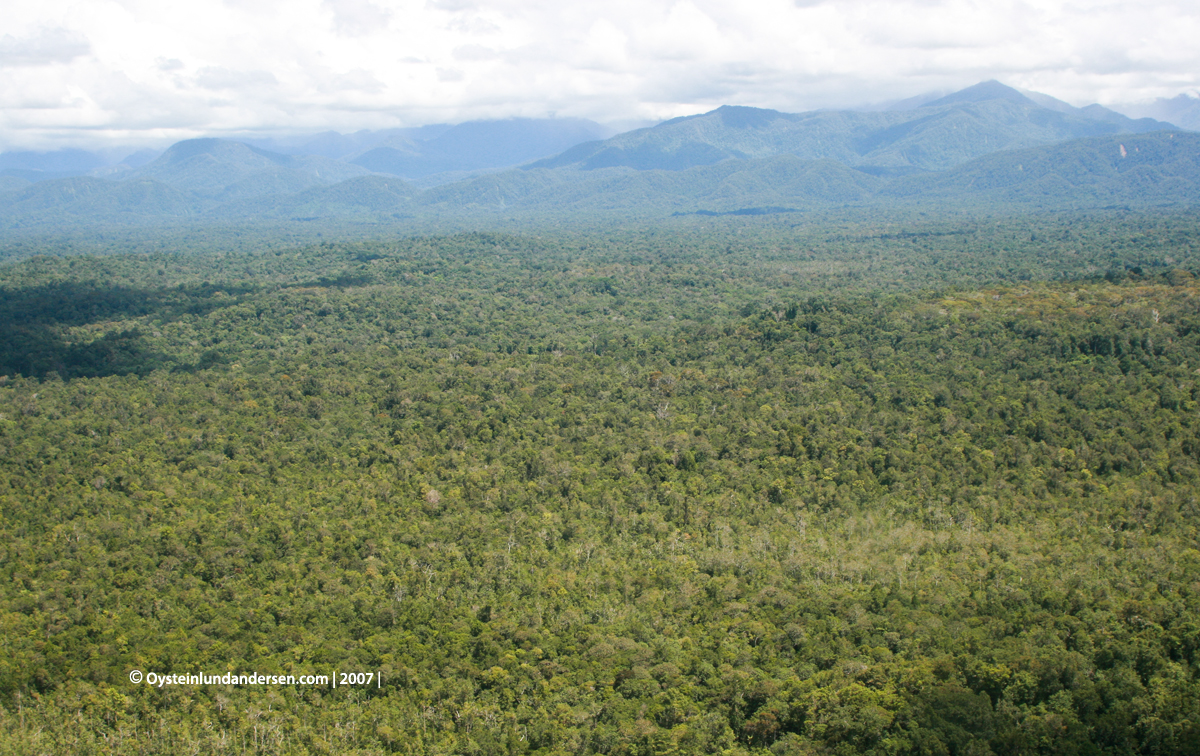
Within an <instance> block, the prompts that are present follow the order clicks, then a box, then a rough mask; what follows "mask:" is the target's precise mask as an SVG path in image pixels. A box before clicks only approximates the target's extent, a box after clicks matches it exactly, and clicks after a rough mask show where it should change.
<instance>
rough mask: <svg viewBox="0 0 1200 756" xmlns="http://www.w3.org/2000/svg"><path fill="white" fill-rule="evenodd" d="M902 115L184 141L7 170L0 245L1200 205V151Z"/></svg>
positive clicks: (1143, 134) (1026, 107)
mask: <svg viewBox="0 0 1200 756" xmlns="http://www.w3.org/2000/svg"><path fill="white" fill-rule="evenodd" d="M910 105H911V106H910V107H906V108H905V109H897V110H888V111H876V112H855V111H821V112H815V113H782V112H779V111H774V110H766V109H761V108H750V107H731V106H726V107H721V108H717V109H716V110H713V111H711V112H709V113H703V114H699V115H693V116H686V117H682V118H676V119H672V120H670V121H667V122H665V123H662V124H659V125H658V126H655V127H652V128H647V129H638V130H636V131H630V132H626V133H624V134H619V135H617V136H615V137H611V138H608V139H597V138H595V137H596V136H597V135H598V134H599V133H602V129H601V128H600V127H599V126H597V125H596V124H593V123H591V122H589V121H572V120H532V119H513V120H509V121H491V122H472V123H465V124H459V125H458V126H432V127H424V128H421V129H395V130H389V131H387V132H357V133H355V134H348V135H343V134H336V133H333V132H330V133H326V134H321V135H317V136H314V137H309V138H307V139H297V140H293V141H292V142H290V143H288V144H283V143H279V145H278V146H279V147H280V149H283V150H289V151H291V152H290V153H288V152H281V151H276V150H269V149H264V147H263V146H261V145H262V144H264V143H263V142H259V143H258V146H255V145H249V144H245V143H241V142H237V141H232V140H224V139H193V140H188V141H184V142H180V143H178V144H175V145H173V146H172V147H171V148H170V149H168V150H167V151H166V152H164V153H163V154H162V155H160V156H158V157H157V158H155V159H154V160H151V161H150V162H148V163H146V164H144V165H142V166H140V167H137V168H130V167H129V165H128V164H126V165H125V166H123V167H120V168H108V169H101V170H99V171H95V170H94V171H93V173H94V174H95V175H94V176H92V177H71V178H60V179H57V180H39V179H43V178H46V177H48V176H51V175H52V174H50V173H47V172H46V171H45V168H47V167H54V166H59V167H69V166H70V167H74V168H75V169H78V168H79V167H81V166H84V165H87V164H88V163H87V160H88V158H87V156H86V154H75V155H67V154H56V155H54V156H53V158H51V157H50V156H49V154H48V153H47V154H41V155H40V156H39V155H34V154H24V155H22V154H17V155H16V156H12V155H11V154H10V156H9V158H8V159H9V161H10V162H9V163H8V165H9V166H10V167H9V168H7V169H6V170H7V171H11V172H13V173H9V174H7V175H0V227H7V228H22V227H35V226H36V227H57V226H60V225H63V224H67V225H103V224H111V223H118V224H122V223H161V222H173V219H179V218H187V219H189V222H198V221H203V220H206V219H207V220H210V221H217V220H235V219H236V220H239V221H251V220H270V221H272V222H280V221H295V220H300V221H305V222H309V221H313V220H324V219H345V220H354V221H369V222H372V223H386V224H395V223H400V222H403V221H404V220H405V219H409V218H421V217H424V218H438V219H443V220H444V219H454V218H467V217H479V216H481V215H482V216H488V215H495V214H497V213H500V214H503V215H504V216H505V217H512V216H513V214H522V213H525V214H540V215H546V214H552V215H555V216H557V217H564V218H565V217H571V216H577V215H595V214H601V215H610V216H611V215H614V214H615V215H619V216H620V215H624V216H629V215H637V216H644V217H666V216H669V215H671V214H675V213H682V214H689V213H703V214H730V213H733V214H738V213H740V214H747V215H753V214H763V213H768V212H769V213H780V212H792V211H800V210H803V209H806V208H834V207H847V206H860V207H866V206H883V205H897V204H900V205H915V206H941V207H945V206H974V207H985V208H987V207H997V208H999V207H1025V208H1029V207H1036V208H1078V207H1104V206H1109V205H1122V206H1126V205H1128V206H1147V207H1148V206H1155V205H1175V206H1181V205H1183V206H1200V134H1195V133H1189V132H1185V131H1182V130H1179V129H1175V128H1173V127H1172V126H1171V124H1168V123H1165V122H1162V121H1154V120H1151V119H1148V118H1143V119H1132V118H1128V117H1126V116H1123V115H1120V114H1118V113H1115V112H1114V111H1112V110H1108V109H1106V108H1102V107H1100V106H1098V105H1097V106H1089V107H1086V108H1075V107H1073V106H1071V105H1068V104H1067V103H1064V102H1061V101H1058V100H1055V99H1053V98H1050V97H1047V96H1045V95H1039V94H1037V93H1022V92H1018V91H1017V90H1015V89H1012V88H1010V87H1007V86H1005V85H1003V84H1000V83H999V82H983V83H981V84H978V85H976V86H974V87H969V88H967V89H964V90H962V91H960V92H955V93H952V94H949V95H945V96H941V97H937V98H932V99H929V100H927V101H925V100H923V101H920V102H913V103H911V104H910ZM305 150H308V151H309V152H307V153H306V152H304V151H305ZM554 150H558V152H557V154H554ZM317 153H321V154H317ZM335 155H340V156H341V157H340V159H335V158H334V157H332V156H335ZM547 155H552V156H550V157H547ZM54 160H58V161H59V162H58V163H55V162H53V161H54ZM71 160H75V161H76V162H74V163H72V162H70V161H71ZM130 162H132V161H130ZM0 164H3V163H0ZM21 166H34V167H21ZM20 171H27V172H28V171H32V172H33V173H32V174H30V175H32V176H33V178H32V179H31V178H27V177H26V175H22V174H19V173H18V172H20ZM99 176H105V177H107V178H108V179H111V180H103V179H102V178H99ZM454 176H460V177H463V178H461V179H459V180H451V177H454ZM401 177H406V178H412V179H415V180H417V183H416V184H414V183H412V182H411V181H409V180H405V179H402V178H401ZM431 177H433V178H431ZM31 182H32V183H31ZM430 186H432V188H424V189H422V188H421V187H430Z"/></svg>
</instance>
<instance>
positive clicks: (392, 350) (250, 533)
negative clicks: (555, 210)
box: [0, 211, 1200, 756]
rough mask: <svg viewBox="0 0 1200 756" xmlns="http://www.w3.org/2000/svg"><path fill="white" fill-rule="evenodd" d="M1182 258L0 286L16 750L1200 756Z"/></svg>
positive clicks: (560, 255) (11, 736) (8, 673)
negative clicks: (311, 678)
mask: <svg viewBox="0 0 1200 756" xmlns="http://www.w3.org/2000/svg"><path fill="white" fill-rule="evenodd" d="M679 222H680V223H681V224H684V221H683V220H681V221H679ZM1198 233H1200V229H1198V228H1197V224H1196V219H1195V217H1194V216H1192V215H1190V214H1178V215H1168V214H1137V213H1125V212H1111V211H1110V212H1103V213H1096V214H1091V215H1082V214H1070V215H1058V216H1054V215H1044V216H1034V217H1016V218H1012V217H1010V218H1001V219H988V220H986V221H985V220H979V221H969V220H968V221H964V220H961V219H954V218H945V219H940V220H925V221H921V222H917V223H913V222H909V223H899V224H897V223H891V224H885V223H882V222H879V223H870V222H856V223H855V222H829V223H827V224H826V225H820V226H816V225H813V226H807V227H798V228H792V227H789V226H788V225H786V224H783V223H771V222H770V219H762V218H758V219H746V220H743V219H736V218H734V219H704V224H703V226H702V225H701V224H700V223H699V222H697V223H695V224H693V225H692V226H690V227H689V226H686V225H681V226H680V227H679V228H677V229H676V230H675V232H673V233H671V234H666V233H662V232H660V231H657V230H654V231H646V232H639V233H633V232H626V233H618V232H610V233H607V234H602V233H593V234H591V235H587V234H572V235H566V234H558V235H555V234H550V233H544V234H541V235H540V236H539V237H534V236H511V235H501V234H465V235H457V236H451V237H433V238H418V239H401V240H383V241H376V242H369V243H361V244H336V243H325V244H321V245H316V246H310V247H303V248H298V249H277V250H271V251H260V252H256V253H247V254H223V255H192V254H187V253H186V251H177V252H175V253H171V254H165V253H164V254H155V255H128V256H112V257H105V258H80V257H73V258H49V257H37V258H32V259H28V260H25V261H23V262H20V263H17V264H10V265H5V266H0V293H2V296H0V307H2V308H3V310H2V311H0V329H3V334H0V366H2V367H0V371H2V374H3V375H4V376H5V377H4V378H3V379H0V481H2V483H3V486H2V487H0V576H2V578H3V579H2V580H0V628H2V630H3V632H0V750H4V751H7V752H35V753H37V752H73V753H179V752H183V751H186V750H188V749H198V750H200V751H202V752H203V751H205V750H211V751H216V752H220V751H222V750H232V751H235V752H236V751H237V750H239V749H241V750H244V751H252V752H258V753H389V752H392V753H412V754H440V753H444V754H500V753H503V754H553V753H582V754H588V753H605V754H630V755H632V754H645V753H664V754H665V753H672V752H686V753H714V752H720V753H729V754H731V755H734V756H738V755H740V756H746V755H748V754H755V755H760V756H767V754H771V755H772V756H788V755H790V754H796V755H802V754H829V753H833V754H838V753H847V754H849V753H866V754H930V753H952V754H966V753H973V754H987V753H993V754H1000V753H1005V754H1040V753H1094V752H1109V753H1137V754H1141V753H1146V754H1150V753H1155V754H1159V753H1171V754H1186V753H1192V752H1194V751H1195V749H1196V746H1197V743H1200V705H1198V703H1197V702H1198V700H1200V698H1198V697H1197V696H1196V695H1195V691H1196V690H1197V685H1198V683H1197V679H1198V672H1197V670H1198V669H1200V630H1198V629H1197V628H1198V627H1200V619H1198V618H1200V591H1198V589H1197V585H1198V581H1197V576H1198V575H1200V550H1197V546H1200V543H1198V541H1197V530H1196V517H1197V516H1198V515H1200V509H1198V507H1200V503H1198V500H1197V495H1196V486H1197V483H1198V482H1200V422H1198V421H1197V417H1198V416H1197V413H1196V408H1197V402H1200V383H1198V380H1200V379H1198V377H1197V368H1198V367H1200V316H1198V315H1197V307H1196V302H1197V301H1198V299H1200V288H1198V287H1197V284H1196V279H1195V277H1194V273H1195V272H1196V271H1197V270H1200V258H1198V257H1197V254H1198V250H1197V248H1196V244H1195V240H1196V238H1197V234H1198ZM335 668H336V669H340V670H343V671H349V670H355V671H368V670H370V671H373V672H382V673H383V680H384V683H383V685H382V686H381V687H379V688H353V687H351V688H346V687H342V688H340V689H338V690H336V691H335V690H332V689H327V688H323V689H315V688H312V687H301V686H294V687H293V686H282V687H272V688H265V687H253V686H242V687H238V686H224V685H210V686H195V687H189V686H170V685H168V686H164V687H163V688H154V687H148V686H146V685H134V684H132V683H130V682H129V672H130V670H131V669H138V670H142V671H146V672H148V671H155V672H162V673H195V672H200V671H203V672H206V673H213V672H223V671H227V670H228V671H238V672H258V673H262V674H278V673H283V674H286V673H295V674H309V673H317V672H321V673H327V672H329V671H331V670H333V669H335ZM243 742H244V743H245V746H244V747H243V745H242V744H243Z"/></svg>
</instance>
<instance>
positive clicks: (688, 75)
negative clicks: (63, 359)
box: [0, 0, 1200, 151]
mask: <svg viewBox="0 0 1200 756" xmlns="http://www.w3.org/2000/svg"><path fill="white" fill-rule="evenodd" d="M6 21H7V24H6V33H5V34H4V35H3V36H0V71H2V72H3V73H2V75H3V77H4V80H5V86H4V87H2V88H0V151H18V150H32V151H53V150H58V149H64V148H81V149H88V150H104V149H124V148H138V147H150V148H162V147H165V146H167V145H169V144H171V143H173V142H176V141H180V140H182V139H187V138H192V137H198V136H228V137H240V138H246V137H252V136H256V135H257V136H263V137H267V136H273V137H281V136H285V135H288V134H316V133H320V132H323V131H337V132H340V133H353V132H355V131H359V130H380V129H387V128H399V127H413V126H422V125H427V124H437V123H448V124H453V123H462V122H467V121H473V120H493V119H506V118H513V117H525V118H546V117H562V118H567V117H570V118H586V119H590V120H593V121H596V122H598V123H601V124H605V125H610V126H611V127H613V128H614V129H616V130H623V129H624V128H629V127H633V126H638V125H647V124H650V123H654V122H657V121H661V120H664V119H668V118H672V117H676V116H681V115H691V114H695V113H702V112H705V111H708V110H711V109H713V108H715V107H718V106H720V105H725V104H728V105H748V106H754V107H762V108H773V109H777V110H783V111H788V112H801V111H807V110H816V109H823V108H860V107H870V106H878V105H881V104H885V103H888V102H896V101H899V100H903V99H905V98H908V97H913V96H917V95H922V94H924V93H928V92H937V91H941V92H947V91H953V90H957V89H962V88H963V87H966V86H970V85H972V84H975V83H978V82H980V81H985V80H989V79H997V80H999V81H1002V82H1003V83H1005V84H1007V85H1009V86H1012V87H1016V88H1019V89H1022V90H1032V91H1037V92H1041V93H1044V94H1047V95H1050V96H1052V97H1056V98H1058V99H1061V100H1064V101H1066V102H1068V103H1070V104H1072V105H1075V106H1082V105H1088V104H1091V103H1099V104H1101V105H1106V106H1117V107H1116V109H1118V110H1120V109H1121V108H1122V107H1124V106H1128V105H1135V104H1137V103H1148V102H1152V101H1154V100H1155V99H1157V98H1171V97H1175V96H1178V95H1181V94H1185V95H1194V94H1195V93H1196V92H1197V91H1200V73H1197V72H1200V65H1198V63H1200V59H1198V58H1200V53H1197V52H1196V50H1195V46H1194V45H1193V44H1192V43H1191V40H1193V39H1194V38H1195V37H1196V36H1197V32H1198V31H1200V17H1198V16H1197V14H1196V12H1195V10H1194V9H1193V8H1192V6H1190V5H1188V4H1184V3H1182V2H1173V1H1170V0H1160V1H1159V2H1152V3H1137V4H1134V3H1132V2H1111V3H1106V4H1104V5H1103V6H1101V7H1090V8H1080V7H1077V6H1072V5H1069V4H1067V3H1061V2H1051V3H1013V4H1005V5H989V6H986V7H980V6H974V5H971V4H967V3H961V2H954V1H951V2H923V1H921V0H911V1H910V2H901V3H880V2H872V1H871V0H863V1H861V2H858V1H856V2H849V3H837V4H833V3H826V2H821V1H820V0H818V1H817V2H801V1H800V0H797V2H782V1H777V2H765V3H758V4H755V5H753V6H740V5H739V6H735V5H733V4H731V3H725V2H715V1H712V0H683V1H680V2H650V3H645V2H641V3H606V4H604V5H600V4H599V3H584V4H573V5H571V6H570V7H561V6H559V5H555V4H549V3H542V2H527V1H526V2H522V1H516V0H510V1H507V2H506V1H503V0H500V1H497V2H478V3H477V2H470V0H440V1H439V2H405V1H404V0H374V1H373V0H309V2H304V3H298V4H297V3H289V4H287V5H286V6H285V5H283V4H282V3H278V2H274V0H261V1H259V2H251V3H239V4H237V6H236V7H234V5H233V4H231V3H225V2H220V1H219V0H194V1H193V2H187V3H182V4H176V5H169V6H162V5H153V4H147V3H141V2H137V1H136V0H108V1H106V2H97V3H91V4H88V5H86V6H81V7H79V6H74V5H69V4H67V3H66V2H63V1H62V0H48V2H44V3H38V4H30V3H25V4H19V5H18V7H16V8H13V9H10V11H9V12H8V14H7V19H6Z"/></svg>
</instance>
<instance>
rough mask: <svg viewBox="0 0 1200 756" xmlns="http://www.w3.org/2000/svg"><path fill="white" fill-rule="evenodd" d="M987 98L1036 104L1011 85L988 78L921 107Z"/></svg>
mask: <svg viewBox="0 0 1200 756" xmlns="http://www.w3.org/2000/svg"><path fill="white" fill-rule="evenodd" d="M988 100H1007V101H1008V102H1015V103H1017V104H1019V105H1034V106H1036V105H1037V103H1036V102H1034V101H1033V100H1031V99H1029V98H1028V97H1026V96H1025V95H1023V94H1021V93H1020V92H1018V91H1017V90H1015V89H1013V88H1012V87H1010V86H1007V85H1005V84H1001V83H1000V82H998V81H996V80H995V79H990V80H988V81H981V82H979V83H978V84H976V85H974V86H970V87H967V88H966V89H960V90H959V91H957V92H954V93H952V94H948V95H946V96H945V97H942V98H939V99H937V100H934V101H933V102H927V103H925V105H923V106H922V107H926V108H934V107H937V106H939V105H954V104H957V103H963V102H986V101H988Z"/></svg>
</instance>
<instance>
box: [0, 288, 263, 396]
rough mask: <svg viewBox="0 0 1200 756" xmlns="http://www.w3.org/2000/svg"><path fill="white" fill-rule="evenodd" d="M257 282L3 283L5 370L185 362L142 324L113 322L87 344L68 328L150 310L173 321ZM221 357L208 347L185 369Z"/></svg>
mask: <svg viewBox="0 0 1200 756" xmlns="http://www.w3.org/2000/svg"><path fill="white" fill-rule="evenodd" d="M253 290H254V287H250V286H241V287H230V286H227V285H222V286H215V285H211V284H202V285H199V286H190V287H185V286H180V287H175V288H160V289H137V288H133V287H128V286H107V287H106V286H98V285H95V284H90V283H75V282H65V283H54V284H47V285H44V286H38V287H34V288H29V289H16V290H13V289H9V290H0V375H24V376H27V377H31V378H34V377H36V378H47V377H52V375H57V376H58V377H61V378H64V379H69V378H84V377H87V378H94V377H102V376H108V375H129V374H136V375H146V374H148V373H150V372H151V371H153V370H157V369H160V368H167V367H171V368H175V369H179V367H180V366H178V365H176V364H175V361H174V360H173V359H172V358H171V357H170V356H169V355H166V354H163V353H161V352H157V351H155V350H154V349H152V348H151V347H150V345H149V342H148V340H147V339H146V337H145V335H144V334H143V333H142V332H141V330H139V329H138V328H114V329H113V330H111V331H108V332H107V333H105V334H104V335H102V336H101V337H100V338H98V339H95V340H94V341H92V342H90V343H87V344H73V343H70V342H69V341H68V340H67V339H66V338H65V337H66V329H68V328H71V327H76V326H82V325H87V324H90V323H103V322H106V321H122V320H128V319H129V318H139V317H145V316H153V317H154V318H155V319H156V320H158V321H160V322H163V323H167V322H171V321H173V320H178V319H179V318H181V317H183V316H184V315H203V314H205V313H208V312H210V311H211V310H214V309H217V308H220V307H228V306H230V305H232V304H236V303H237V302H238V301H239V300H240V297H241V296H242V295H244V294H246V293H248V292H250V291H253ZM218 362H220V358H219V356H218V355H216V354H213V353H209V354H206V355H205V357H204V359H203V360H202V361H201V364H199V365H195V366H188V367H185V368H184V369H203V368H204V367H211V366H212V365H214V364H217V363H218Z"/></svg>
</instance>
